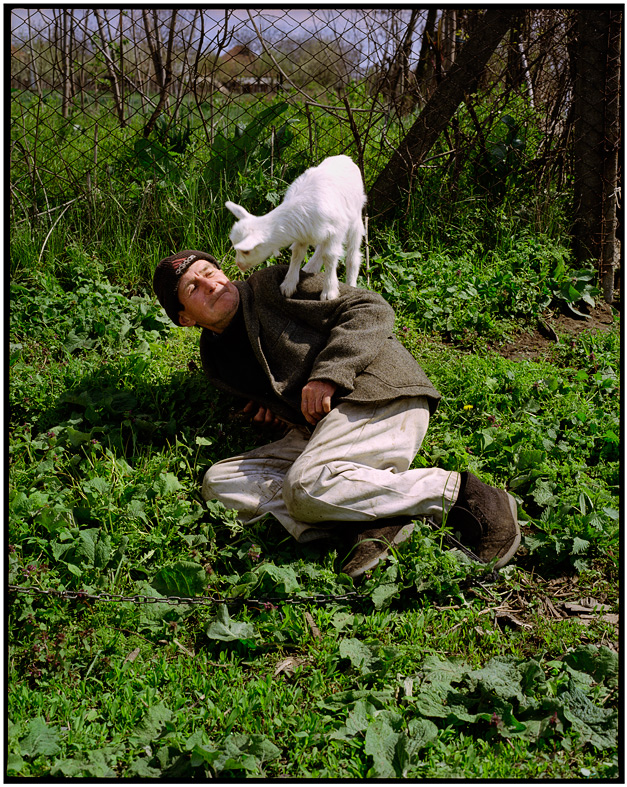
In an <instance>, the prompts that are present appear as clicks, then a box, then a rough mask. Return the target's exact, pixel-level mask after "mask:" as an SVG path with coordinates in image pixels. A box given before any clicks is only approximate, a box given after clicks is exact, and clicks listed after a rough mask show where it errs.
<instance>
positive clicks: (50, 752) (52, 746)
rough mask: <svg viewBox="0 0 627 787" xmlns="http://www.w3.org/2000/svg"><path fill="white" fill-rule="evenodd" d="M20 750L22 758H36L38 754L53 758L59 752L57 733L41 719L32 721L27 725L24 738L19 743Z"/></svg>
mask: <svg viewBox="0 0 627 787" xmlns="http://www.w3.org/2000/svg"><path fill="white" fill-rule="evenodd" d="M20 750H21V754H22V756H23V757H37V756H38V755H39V754H44V755H46V757H53V756H54V755H55V754H58V753H59V751H60V746H59V733H58V731H57V730H56V728H53V727H49V726H48V725H47V724H46V722H45V721H44V719H42V718H41V717H38V718H36V719H33V720H32V721H31V722H30V723H29V725H28V732H27V733H26V737H25V738H23V739H22V741H20Z"/></svg>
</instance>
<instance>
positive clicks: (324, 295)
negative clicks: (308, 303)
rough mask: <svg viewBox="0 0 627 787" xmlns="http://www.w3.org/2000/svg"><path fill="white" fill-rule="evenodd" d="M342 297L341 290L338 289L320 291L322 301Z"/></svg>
mask: <svg viewBox="0 0 627 787" xmlns="http://www.w3.org/2000/svg"><path fill="white" fill-rule="evenodd" d="M339 297H340V291H339V289H337V290H322V292H321V293H320V300H321V301H334V300H335V299H336V298H339Z"/></svg>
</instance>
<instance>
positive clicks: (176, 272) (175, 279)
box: [152, 249, 221, 325]
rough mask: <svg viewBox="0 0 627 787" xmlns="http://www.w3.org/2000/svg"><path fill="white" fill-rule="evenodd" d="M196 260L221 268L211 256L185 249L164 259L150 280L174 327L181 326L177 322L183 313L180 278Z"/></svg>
mask: <svg viewBox="0 0 627 787" xmlns="http://www.w3.org/2000/svg"><path fill="white" fill-rule="evenodd" d="M197 260H207V261H208V262H211V263H213V264H214V265H215V266H216V268H220V267H221V266H220V263H219V262H218V261H217V260H216V258H215V257H212V256H211V254H207V253H206V252H204V251H194V250H193V249H185V250H184V251H179V252H177V253H176V254H171V255H170V256H169V257H165V258H164V259H163V260H161V262H160V263H159V264H158V265H157V267H156V269H155V275H154V277H153V280H152V286H153V289H154V291H155V293H156V295H157V298H158V299H159V303H160V304H161V305H162V306H163V308H164V309H165V312H166V314H167V315H168V317H169V318H170V319H171V320H172V322H173V323H174V324H175V325H180V324H181V323H180V322H179V312H180V311H183V306H182V305H181V302H180V301H179V296H178V288H179V282H180V280H181V276H182V275H183V274H184V273H185V271H186V270H187V269H188V268H189V267H191V266H192V265H193V264H194V263H195V262H196V261H197Z"/></svg>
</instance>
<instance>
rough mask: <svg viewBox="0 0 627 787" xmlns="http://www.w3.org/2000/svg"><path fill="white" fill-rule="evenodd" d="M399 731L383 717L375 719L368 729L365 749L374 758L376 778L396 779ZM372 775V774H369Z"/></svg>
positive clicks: (373, 772) (373, 773) (373, 774)
mask: <svg viewBox="0 0 627 787" xmlns="http://www.w3.org/2000/svg"><path fill="white" fill-rule="evenodd" d="M399 737H400V735H399V733H398V732H395V731H394V730H393V729H392V727H391V726H390V724H389V723H388V722H387V721H386V720H385V719H383V718H377V719H375V720H374V721H373V722H372V724H370V725H369V726H368V729H367V730H366V738H365V746H364V751H365V752H366V754H369V755H370V756H371V757H372V759H373V760H374V766H373V769H372V774H371V775H372V776H373V777H374V778H376V779H390V778H391V779H394V778H396V776H398V774H397V773H396V769H395V768H394V755H395V753H396V744H397V742H398V740H399ZM369 775H370V774H369Z"/></svg>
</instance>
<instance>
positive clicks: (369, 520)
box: [153, 250, 520, 578]
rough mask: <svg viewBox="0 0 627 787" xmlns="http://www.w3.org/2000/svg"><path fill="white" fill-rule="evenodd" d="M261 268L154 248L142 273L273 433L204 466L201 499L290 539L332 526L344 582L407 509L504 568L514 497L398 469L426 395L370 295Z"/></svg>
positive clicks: (324, 532)
mask: <svg viewBox="0 0 627 787" xmlns="http://www.w3.org/2000/svg"><path fill="white" fill-rule="evenodd" d="M285 273H286V266H283V265H274V266H272V267H269V268H264V269H261V270H258V271H255V272H254V273H252V274H251V275H250V276H249V277H248V279H247V280H246V281H235V282H232V281H230V280H229V279H228V277H227V276H226V275H225V274H224V272H223V271H222V270H221V268H220V265H219V263H218V262H217V260H215V259H214V258H213V257H212V256H211V255H210V254H206V253H204V252H200V251H193V250H186V251H182V252H179V253H178V254H173V255H171V256H170V257H166V258H165V259H163V260H161V262H160V263H159V264H158V266H157V268H156V270H155V274H154V282H153V284H154V289H155V292H156V293H157V297H158V298H159V302H160V303H161V305H162V306H163V308H164V309H165V311H166V313H167V314H168V315H169V317H170V318H171V319H172V321H173V322H174V323H175V324H176V325H181V326H188V327H191V326H194V325H197V326H199V327H200V328H202V332H201V335H200V355H201V359H202V364H203V368H204V371H205V374H206V375H207V377H208V378H209V380H210V381H211V382H212V383H213V384H214V385H215V386H216V387H217V388H220V389H222V390H224V391H228V392H230V393H232V394H236V395H238V396H240V397H242V398H243V399H244V400H245V401H247V402H248V403H247V404H246V406H245V408H244V411H245V412H246V413H248V414H249V415H250V416H251V417H252V419H253V421H254V422H256V423H259V424H267V425H277V424H283V425H285V426H287V427H288V431H287V433H286V434H285V436H284V437H283V438H282V439H280V440H277V441H276V442H272V443H270V444H269V445H265V446H263V447H261V448H256V449H255V450H253V451H249V452H247V453H245V454H241V455H239V456H234V457H232V458H230V459H225V460H223V461H221V462H217V463H216V464H214V465H213V466H212V467H210V468H209V470H207V472H206V474H205V477H204V481H203V485H202V494H203V497H204V498H205V500H213V499H217V500H219V501H221V502H222V503H223V504H224V505H225V506H226V507H227V508H232V509H236V510H237V511H238V512H239V518H240V520H241V521H242V522H244V523H252V522H256V521H257V520H258V519H260V518H261V517H263V516H264V515H265V514H268V513H269V514H272V515H273V516H275V517H276V518H277V519H278V520H279V522H280V523H281V524H282V525H283V527H285V529H286V530H287V531H288V532H289V533H291V535H292V536H294V538H296V540H297V541H299V542H301V543H304V542H307V541H313V540H315V539H319V538H328V537H329V536H331V535H333V536H336V537H337V538H339V539H340V541H341V542H343V544H344V549H345V552H346V553H347V556H348V558H349V559H348V562H347V563H346V565H345V566H344V568H343V571H344V572H345V573H347V574H348V575H349V576H351V577H353V578H357V577H359V576H361V575H362V574H363V573H364V572H366V571H369V570H370V569H372V568H374V566H376V565H377V563H378V562H379V561H380V560H381V559H382V558H383V557H384V556H385V555H386V554H387V552H388V550H389V548H390V546H393V545H395V544H399V543H401V542H402V541H405V540H406V539H407V538H408V537H409V535H410V534H411V532H412V530H413V527H414V525H413V522H412V520H414V519H415V518H417V517H429V518H431V519H432V520H433V521H435V522H436V523H437V524H441V523H442V522H443V521H445V523H446V526H447V527H448V528H449V529H450V531H451V532H453V533H454V534H456V535H457V538H458V539H459V541H460V543H461V544H463V545H464V546H465V547H466V548H467V549H469V550H471V551H472V552H473V553H474V554H475V555H476V556H477V557H478V558H479V559H480V560H483V561H485V562H490V561H492V560H494V559H496V564H495V567H496V568H499V567H501V566H504V565H505V564H506V563H507V562H508V561H509V560H510V559H511V558H512V557H513V555H514V553H515V552H516V550H517V549H518V545H519V543H520V529H519V526H518V522H517V510H516V502H515V500H514V498H513V497H512V496H511V495H509V494H508V493H507V492H504V491H502V490H499V489H495V488H494V487H490V486H488V485H487V484H485V483H483V482H482V481H480V480H479V479H478V478H476V477H475V476H473V475H471V474H470V473H468V472H462V473H457V472H449V471H447V470H442V469H439V468H435V467H432V468H417V469H410V466H411V464H412V462H413V460H414V457H415V456H416V454H417V452H418V450H419V448H420V446H421V444H422V441H423V439H424V436H425V434H426V431H427V427H428V425H429V417H430V415H431V414H432V413H433V412H434V411H435V409H436V407H437V405H438V401H439V399H440V394H439V393H438V392H437V391H436V389H435V388H434V387H433V385H432V384H431V383H430V381H429V380H428V378H427V377H426V375H425V373H424V372H423V370H422V369H421V368H420V366H419V365H418V364H417V363H416V361H415V360H414V358H413V357H412V356H411V354H410V353H409V352H408V351H407V350H406V349H405V348H404V347H403V346H402V345H401V344H400V342H398V341H397V340H396V338H395V337H394V332H393V328H394V311H393V310H392V308H391V306H389V305H388V304H387V303H386V301H385V300H384V299H383V298H382V297H381V296H380V295H378V294H377V293H374V292H370V291H368V290H363V289H359V288H356V287H350V286H348V285H345V284H341V285H340V296H339V298H337V299H335V300H331V301H321V300H320V291H321V289H322V284H323V276H322V275H321V274H307V273H303V272H301V275H300V285H299V287H298V289H297V290H296V292H295V294H294V296H293V297H292V298H286V297H284V296H283V295H281V292H280V290H279V285H280V284H281V282H282V281H283V279H284V277H285Z"/></svg>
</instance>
